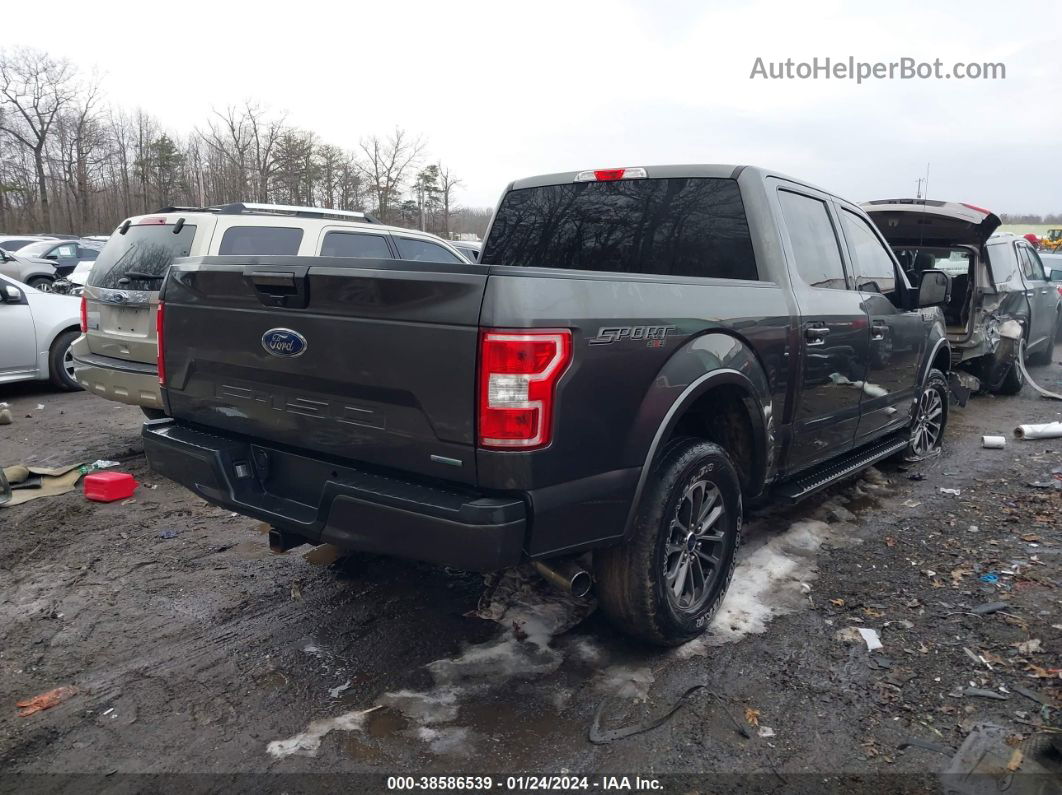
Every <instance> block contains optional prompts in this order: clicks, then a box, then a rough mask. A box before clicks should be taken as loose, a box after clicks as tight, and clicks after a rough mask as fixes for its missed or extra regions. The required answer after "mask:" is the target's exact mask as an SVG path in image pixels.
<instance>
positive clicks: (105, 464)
mask: <svg viewBox="0 0 1062 795" xmlns="http://www.w3.org/2000/svg"><path fill="white" fill-rule="evenodd" d="M119 465H120V464H119V462H118V461H108V460H106V459H103V458H97V459H96V460H95V461H93V462H92V463H91V464H83V465H82V466H81V467H80V468H79V469H80V471H81V474H82V475H87V474H89V473H90V472H97V471H99V470H101V469H110V468H111V467H116V466H119Z"/></svg>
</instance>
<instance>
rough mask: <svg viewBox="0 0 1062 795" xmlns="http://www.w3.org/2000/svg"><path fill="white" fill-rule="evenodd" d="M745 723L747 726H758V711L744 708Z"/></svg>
mask: <svg viewBox="0 0 1062 795" xmlns="http://www.w3.org/2000/svg"><path fill="white" fill-rule="evenodd" d="M745 723H747V724H748V725H749V726H759V725H760V711H759V710H758V709H753V708H752V707H745Z"/></svg>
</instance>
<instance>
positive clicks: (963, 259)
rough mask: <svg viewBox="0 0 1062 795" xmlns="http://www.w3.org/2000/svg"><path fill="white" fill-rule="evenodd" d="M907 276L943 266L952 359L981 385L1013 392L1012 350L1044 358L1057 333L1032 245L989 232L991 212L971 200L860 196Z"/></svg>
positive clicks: (1020, 379)
mask: <svg viewBox="0 0 1062 795" xmlns="http://www.w3.org/2000/svg"><path fill="white" fill-rule="evenodd" d="M863 209H864V210H866V211H867V213H868V214H869V215H870V217H871V218H872V219H873V220H874V222H875V223H876V224H877V225H878V228H879V229H880V230H881V232H882V234H883V235H885V237H886V239H887V240H888V241H889V243H890V244H891V245H892V247H893V249H894V250H895V252H896V256H897V257H898V258H899V261H900V264H901V266H902V267H903V269H904V271H905V272H906V273H907V274H908V277H909V278H912V279H917V278H918V275H919V274H920V273H922V272H923V271H925V270H927V269H933V270H940V271H944V272H945V273H947V274H948V275H949V276H950V277H951V280H952V288H951V297H950V298H949V299H948V301H947V303H945V304H944V317H945V319H946V320H947V328H948V341H949V342H950V344H951V350H952V354H953V358H952V364H953V365H954V366H956V367H960V368H962V369H963V370H965V371H967V372H969V373H971V374H972V375H974V376H975V377H976V379H977V380H978V381H979V383H978V384H977V386H978V387H979V388H981V389H983V390H985V391H991V392H997V393H1000V394H1005V395H1013V394H1017V393H1018V392H1020V391H1021V388H1022V386H1023V384H1024V381H1025V375H1024V373H1023V371H1022V368H1021V367H1019V366H1018V364H1017V357H1018V356H1019V355H1023V356H1025V357H1026V360H1027V361H1028V362H1029V363H1030V364H1049V363H1050V361H1051V355H1052V353H1053V351H1054V345H1055V341H1056V340H1058V339H1062V306H1060V303H1059V293H1058V291H1057V290H1055V289H1053V287H1052V285H1051V283H1050V280H1049V278H1048V276H1047V274H1046V272H1045V270H1044V265H1043V262H1042V261H1041V259H1040V255H1039V254H1038V253H1037V251H1036V248H1035V247H1034V246H1032V245H1031V244H1030V243H1029V241H1028V240H1026V239H1025V238H1023V237H1020V236H1018V235H1012V234H1001V233H997V231H996V230H997V229H998V228H999V225H1000V223H1001V222H1000V219H999V216H997V215H996V214H995V213H992V212H989V211H988V210H985V209H983V208H980V207H976V206H974V205H972V204H960V203H957V202H944V201H933V200H928V199H882V200H878V201H872V202H867V203H865V204H863Z"/></svg>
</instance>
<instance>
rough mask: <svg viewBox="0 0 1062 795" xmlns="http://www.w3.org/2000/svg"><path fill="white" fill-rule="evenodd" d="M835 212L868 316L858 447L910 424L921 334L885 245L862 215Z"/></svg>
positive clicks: (919, 312) (920, 319) (921, 350)
mask: <svg viewBox="0 0 1062 795" xmlns="http://www.w3.org/2000/svg"><path fill="white" fill-rule="evenodd" d="M839 212H840V217H841V229H843V230H844V237H845V240H846V241H847V243H848V252H849V257H850V262H851V265H852V270H853V271H854V272H855V277H856V288H857V290H858V291H859V294H860V296H861V297H862V300H863V304H864V306H865V308H866V311H867V315H869V317H870V356H869V361H868V370H867V377H866V382H865V383H864V384H863V389H862V393H863V394H862V403H861V405H860V419H859V430H858V432H857V433H856V437H857V438H856V443H857V444H861V443H863V442H866V441H870V439H872V438H874V437H877V436H881V435H883V434H885V433H888V432H890V431H893V430H896V429H898V428H902V427H904V426H906V425H907V424H908V423H909V422H910V420H911V412H912V410H913V408H914V399H915V396H916V394H917V392H918V389H919V386H920V383H919V375H920V374H919V365H920V364H921V362H922V358H923V356H925V346H926V339H927V335H926V331H925V329H926V325H925V320H924V319H923V317H922V310H918V309H915V310H907V309H905V308H904V299H905V298H906V295H905V293H906V283H905V282H902V281H901V280H902V279H903V278H904V277H903V274H902V273H900V270H899V266H898V265H897V263H896V260H895V259H894V258H893V255H892V252H891V250H890V249H889V247H888V246H887V245H886V244H885V241H884V240H882V239H881V237H880V236H879V235H878V233H877V231H876V230H875V229H873V228H872V227H871V225H870V224H869V223H868V222H867V220H866V219H865V218H863V217H862V216H860V215H857V214H856V213H854V212H852V211H851V210H848V209H845V208H844V207H841V208H840V210H839ZM927 311H932V312H936V311H938V310H936V309H933V310H927Z"/></svg>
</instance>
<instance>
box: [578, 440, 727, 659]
mask: <svg viewBox="0 0 1062 795" xmlns="http://www.w3.org/2000/svg"><path fill="white" fill-rule="evenodd" d="M702 483H703V484H704V487H703V489H701V491H700V494H701V502H699V503H697V502H696V501H695V500H696V493H697V488H698V485H697V484H702ZM709 499H710V500H711V501H710V502H709V501H708V500H709ZM695 505H696V506H697V507H696V508H695V507H694V506H695ZM687 506H688V509H687ZM713 506H714V507H713ZM716 508H719V509H721V512H720V513H718V514H717V513H716ZM741 511H742V506H741V486H740V484H739V481H738V476H737V472H736V471H735V470H734V465H733V464H732V463H731V461H730V457H729V456H728V455H727V454H726V451H725V450H723V448H721V447H720V446H719V445H717V444H713V443H711V442H706V441H703V440H700V439H690V438H683V439H676V440H674V441H672V442H670V443H669V444H668V446H667V448H666V449H665V450H664V452H663V454H662V455H661V456H660V457H659V459H658V460H657V462H656V463H655V464H654V466H653V471H652V473H651V474H650V476H649V480H648V481H647V482H646V484H645V491H644V492H643V494H642V497H641V501H640V503H639V506H638V513H637V515H636V517H635V523H634V529H633V535H632V537H631V538H630V539H628V540H627V541H626V542H625V543H623V544H621V545H619V546H616V547H610V548H608V549H603V550H599V551H596V552H594V576H595V579H596V581H597V589H596V591H597V596H598V603H599V605H600V607H601V609H602V611H603V612H604V613H605V615H606V616H607V617H608V619H609V620H610V621H611V622H612V623H613V624H614V625H615V626H616V627H617V628H618V629H619V630H621V631H622V632H625V633H627V634H628V635H632V636H634V637H636V638H639V639H640V640H644V641H648V642H649V643H653V644H656V645H660V646H677V645H678V644H680V643H685V642H686V641H688V640H692V639H693V638H696V637H697V636H698V635H701V634H702V633H703V632H704V631H705V629H706V628H707V627H708V624H709V622H710V621H711V619H712V616H714V615H715V612H716V610H718V609H719V605H720V603H721V602H722V599H723V595H724V594H725V593H726V589H727V587H728V586H729V585H730V580H731V578H732V577H733V576H734V565H735V562H736V557H735V553H736V552H737V548H738V545H739V543H740V540H741ZM694 512H697V513H698V514H699V515H700V516H701V517H704V520H703V521H702V522H701V524H700V525H699V527H700V530H699V531H697V532H700V533H701V538H700V542H698V541H697V532H691V531H689V528H690V527H692V526H693V522H692V521H690V518H692V514H693V513H694ZM713 516H714V517H715V518H714V519H713V518H712V517H713ZM684 517H689V518H686V524H685V525H683V518H684ZM709 531H711V532H709ZM679 536H682V540H681V542H678V543H676V541H677V539H678V537H679ZM690 536H693V540H692V541H691V540H690ZM702 544H709V545H710V552H708V551H706V550H705V549H704V548H703V547H702ZM710 561H714V563H710ZM706 564H707V565H710V566H711V569H710V576H708V573H706V572H705V565H706ZM683 566H684V567H685V568H683ZM669 569H670V570H671V572H672V574H670V575H669V573H668V572H669ZM697 571H699V572H700V577H699V579H700V581H701V589H700V590H701V593H700V594H699V595H697V580H698V577H697V576H696V572H697ZM669 577H670V578H671V579H672V583H671V585H669ZM679 577H682V582H681V583H679V582H678V578H679ZM686 584H688V585H689V594H688V596H689V599H688V600H687V599H686V596H687V590H686ZM676 585H677V586H678V590H680V593H679V594H678V595H677V596H676V595H675V590H676V588H675V587H674V586H676ZM683 601H685V602H686V604H685V605H683V604H681V603H682V602H683Z"/></svg>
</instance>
